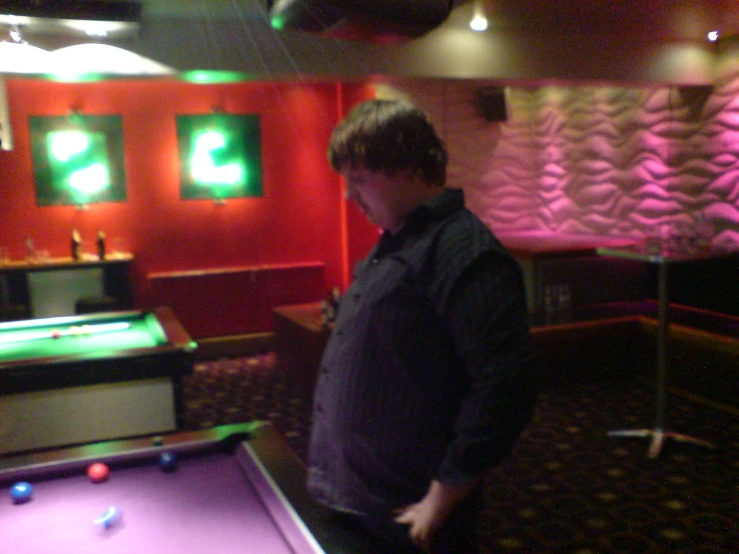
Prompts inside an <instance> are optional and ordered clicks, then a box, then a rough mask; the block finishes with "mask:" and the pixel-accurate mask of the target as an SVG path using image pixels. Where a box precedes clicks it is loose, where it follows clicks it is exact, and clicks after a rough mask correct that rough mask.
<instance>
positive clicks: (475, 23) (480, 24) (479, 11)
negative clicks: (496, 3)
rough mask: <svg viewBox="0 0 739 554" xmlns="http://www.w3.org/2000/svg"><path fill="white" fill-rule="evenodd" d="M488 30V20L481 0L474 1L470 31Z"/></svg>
mask: <svg viewBox="0 0 739 554" xmlns="http://www.w3.org/2000/svg"><path fill="white" fill-rule="evenodd" d="M487 28H488V19H487V17H485V8H484V7H483V5H482V1H481V0H475V4H474V7H473V8H472V19H470V29H472V30H473V31H477V32H482V31H484V30H486V29H487Z"/></svg>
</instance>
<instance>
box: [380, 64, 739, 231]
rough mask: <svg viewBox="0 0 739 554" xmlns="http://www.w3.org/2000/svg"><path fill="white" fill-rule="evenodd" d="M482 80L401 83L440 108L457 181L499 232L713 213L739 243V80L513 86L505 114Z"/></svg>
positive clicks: (622, 226)
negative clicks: (488, 113) (483, 99)
mask: <svg viewBox="0 0 739 554" xmlns="http://www.w3.org/2000/svg"><path fill="white" fill-rule="evenodd" d="M478 86H481V85H480V84H479V83H474V82H467V81H460V82H456V81H444V82H421V81H403V82H397V83H394V84H393V88H394V89H395V90H396V91H398V90H399V91H402V94H403V95H405V96H410V97H411V98H413V99H414V100H415V101H416V102H417V103H418V104H419V105H420V106H421V107H423V108H425V109H426V110H427V111H428V112H429V113H430V114H431V116H432V118H433V119H434V120H435V123H436V124H437V126H438V127H439V128H440V129H441V131H442V133H443V135H444V138H445V140H446V142H447V145H448V147H449V151H450V165H449V184H450V185H452V186H459V187H462V188H464V189H465V192H466V195H467V200H468V204H469V205H470V208H471V209H472V210H473V211H475V212H476V213H477V214H478V215H479V216H480V217H481V218H482V219H483V220H484V221H485V222H486V223H487V224H488V225H489V226H490V227H492V228H493V229H495V230H497V231H512V230H548V231H552V232H557V233H584V234H599V235H615V236H629V237H641V236H644V235H645V234H646V233H647V232H648V231H649V230H650V229H653V228H655V227H661V228H663V229H664V230H665V231H666V232H669V230H673V231H674V230H675V229H676V228H677V229H679V228H682V229H690V228H692V227H694V226H695V225H696V224H697V223H698V221H699V220H702V219H706V220H708V221H710V222H711V224H712V225H713V226H714V238H713V242H714V244H716V245H722V244H733V243H739V76H738V77H737V78H736V79H734V80H729V81H728V82H726V83H725V84H722V85H721V86H719V87H717V88H715V89H713V90H710V89H706V88H687V89H680V88H669V87H663V88H652V89H643V88H619V87H596V86H592V87H585V86H581V87H558V86H542V87H532V88H524V87H518V88H516V87H512V88H509V89H508V91H507V110H508V118H507V120H506V121H505V122H488V121H486V120H485V119H484V118H482V117H481V115H480V113H479V111H478V110H477V106H476V101H475V98H476V95H475V91H476V88H477V87H478ZM386 94H387V90H386Z"/></svg>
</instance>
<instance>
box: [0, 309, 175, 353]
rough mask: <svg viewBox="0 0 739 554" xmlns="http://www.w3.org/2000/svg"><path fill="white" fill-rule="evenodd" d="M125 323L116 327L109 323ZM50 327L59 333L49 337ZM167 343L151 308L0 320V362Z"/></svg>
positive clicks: (148, 346) (128, 348)
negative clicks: (84, 329) (82, 330)
mask: <svg viewBox="0 0 739 554" xmlns="http://www.w3.org/2000/svg"><path fill="white" fill-rule="evenodd" d="M117 323H121V324H127V327H126V328H124V329H116V328H115V327H116V326H115V325H111V324H117ZM83 325H88V326H89V330H91V331H92V333H91V334H81V335H68V334H67V333H70V332H71V330H72V327H81V326H83ZM52 331H58V332H61V333H62V336H61V337H59V338H52V337H51V333H52ZM165 344H167V337H166V335H165V332H164V330H163V329H162V327H161V325H160V324H159V322H158V321H157V318H156V316H155V315H154V314H153V313H150V312H139V313H132V314H126V315H123V316H121V315H117V316H111V315H108V314H106V315H103V316H97V317H89V316H87V317H61V318H47V319H38V320H30V321H21V322H11V323H4V324H0V362H12V361H17V360H28V359H35V358H47V357H59V356H76V355H91V354H94V353H99V354H100V355H102V354H103V353H105V352H111V353H113V352H116V351H121V350H130V349H138V348H152V347H156V346H161V345H165Z"/></svg>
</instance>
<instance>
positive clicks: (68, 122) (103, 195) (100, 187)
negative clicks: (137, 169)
mask: <svg viewBox="0 0 739 554" xmlns="http://www.w3.org/2000/svg"><path fill="white" fill-rule="evenodd" d="M29 127H30V132H31V150H32V155H33V173H34V180H35V184H36V203H37V204H38V205H39V206H63V205H78V206H79V205H86V204H94V203H99V202H124V201H125V200H126V177H125V170H124V165H123V128H122V124H121V117H120V116H116V115H106V116H83V115H79V114H72V115H69V116H53V117H42V116H30V117H29Z"/></svg>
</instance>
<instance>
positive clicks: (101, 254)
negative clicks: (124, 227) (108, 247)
mask: <svg viewBox="0 0 739 554" xmlns="http://www.w3.org/2000/svg"><path fill="white" fill-rule="evenodd" d="M97 245H98V258H100V259H101V260H104V259H105V233H104V232H103V230H102V229H98V235H97Z"/></svg>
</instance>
